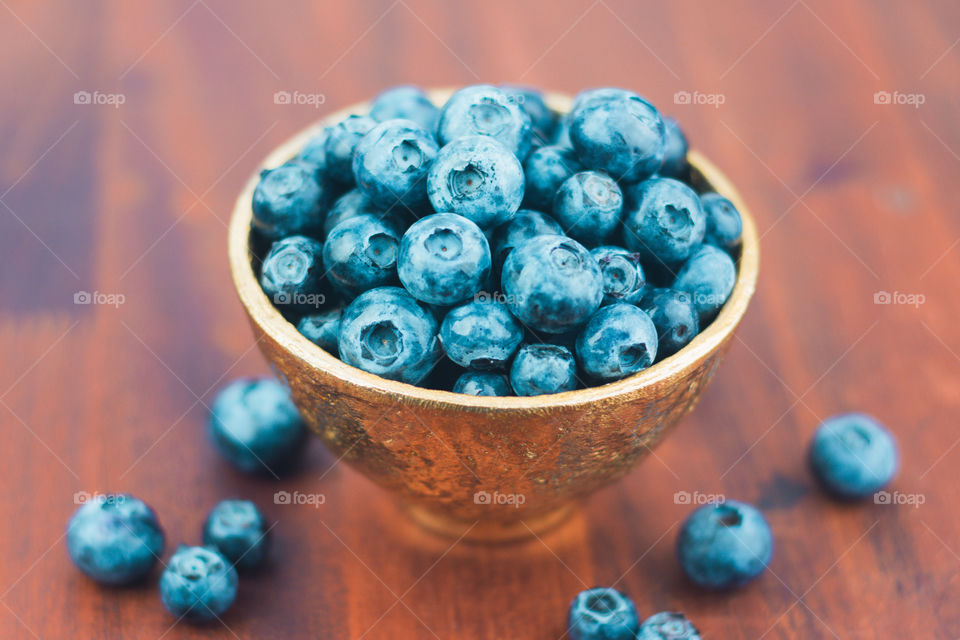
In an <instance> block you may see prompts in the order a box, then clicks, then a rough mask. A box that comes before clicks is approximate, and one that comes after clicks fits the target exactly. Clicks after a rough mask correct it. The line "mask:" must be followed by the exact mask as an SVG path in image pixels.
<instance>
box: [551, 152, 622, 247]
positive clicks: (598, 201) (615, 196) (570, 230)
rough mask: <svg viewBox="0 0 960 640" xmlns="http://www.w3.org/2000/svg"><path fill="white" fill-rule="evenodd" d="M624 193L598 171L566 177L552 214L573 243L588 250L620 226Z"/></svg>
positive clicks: (559, 190)
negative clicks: (582, 245)
mask: <svg viewBox="0 0 960 640" xmlns="http://www.w3.org/2000/svg"><path fill="white" fill-rule="evenodd" d="M622 212H623V193H622V192H621V191H620V187H618V186H617V183H616V182H614V181H613V179H612V178H611V177H610V176H608V175H607V174H605V173H600V172H599V171H581V172H580V173H575V174H574V175H572V176H570V177H569V178H567V180H565V181H564V183H563V184H562V185H560V189H558V190H557V194H556V196H555V197H554V200H553V215H554V217H555V218H556V219H557V221H558V222H559V223H560V225H561V226H562V227H563V228H564V230H565V231H566V232H567V235H568V236H570V237H571V238H573V239H574V240H576V241H578V242H580V243H581V244H584V245H586V246H588V247H593V246H596V245H598V244H602V243H603V241H604V240H606V239H607V238H608V237H609V236H610V235H611V234H612V233H613V231H614V229H616V228H617V227H618V226H619V224H620V215H621V213H622Z"/></svg>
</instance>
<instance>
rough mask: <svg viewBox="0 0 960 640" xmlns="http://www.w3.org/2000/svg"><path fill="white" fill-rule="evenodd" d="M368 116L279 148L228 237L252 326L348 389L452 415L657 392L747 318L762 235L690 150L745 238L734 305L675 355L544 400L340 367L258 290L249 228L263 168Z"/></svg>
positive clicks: (563, 106) (341, 114) (360, 107)
mask: <svg viewBox="0 0 960 640" xmlns="http://www.w3.org/2000/svg"><path fill="white" fill-rule="evenodd" d="M452 92H453V89H436V90H432V91H429V92H428V93H429V95H430V98H431V99H432V100H433V102H434V103H435V104H443V103H444V102H445V101H446V99H447V98H448V97H449V96H450V94H451V93H452ZM544 95H545V98H546V102H547V104H548V105H549V106H550V107H551V108H552V109H554V110H555V111H557V112H560V113H564V112H566V111H568V110H569V106H570V104H571V103H572V99H571V98H570V97H569V96H566V95H563V94H559V93H551V92H546V93H545V94H544ZM368 111H369V102H366V103H358V104H355V105H352V106H349V107H346V108H344V109H340V110H338V111H336V112H334V113H331V114H329V115H327V116H326V117H324V118H321V119H320V120H319V121H317V122H316V123H314V124H313V125H311V126H309V127H307V128H306V129H304V130H302V131H300V132H299V133H297V134H296V135H294V136H293V137H291V138H290V139H288V140H287V141H286V142H284V143H283V144H281V145H280V146H278V147H276V148H275V149H274V150H273V151H272V152H270V154H269V155H267V157H266V158H265V159H264V160H263V161H262V162H261V163H260V164H259V165H258V168H257V170H256V171H255V172H254V174H253V175H252V176H251V177H250V179H249V180H247V182H246V184H245V185H244V188H243V190H242V191H241V193H240V195H239V197H238V198H237V201H236V204H235V205H234V208H233V212H232V214H231V216H230V225H229V231H228V253H229V260H230V271H231V274H232V276H233V282H234V286H235V288H236V290H237V294H238V295H239V297H240V301H241V303H242V304H243V306H244V307H245V308H246V311H247V314H248V315H249V317H250V319H251V321H252V322H253V323H255V324H256V326H257V327H258V328H259V329H260V330H261V331H262V332H263V333H264V334H266V335H267V336H269V337H270V338H271V339H273V340H274V341H275V342H276V343H277V344H278V345H279V346H280V347H282V348H283V349H285V350H287V351H288V352H289V353H290V354H291V355H293V356H294V357H296V358H298V359H300V360H302V361H304V362H305V363H306V364H307V365H309V366H310V367H312V368H314V369H317V370H320V371H323V372H325V373H327V374H330V375H333V376H336V377H338V378H339V379H341V380H343V381H344V382H347V383H349V384H351V385H353V386H356V387H358V388H359V389H362V390H364V391H367V392H373V393H379V394H384V395H388V396H392V397H394V398H396V399H404V400H407V401H410V402H414V403H424V404H431V405H442V406H445V407H446V408H449V409H460V410H467V411H469V410H484V411H490V410H494V411H510V410H549V409H553V408H560V407H566V408H569V407H576V406H581V405H586V404H590V403H593V402H596V401H598V400H603V399H608V398H611V397H615V396H621V395H624V394H630V393H635V392H636V391H637V390H639V389H641V388H644V387H654V386H656V385H658V384H660V383H662V382H664V381H666V380H668V379H670V378H672V377H674V376H676V375H677V374H679V373H681V372H682V371H684V370H687V369H692V368H694V367H695V366H696V365H697V364H698V363H699V362H700V361H701V360H703V359H704V358H706V357H708V356H709V355H710V354H711V353H713V352H714V351H716V350H717V349H718V348H719V347H720V346H721V345H722V344H723V343H724V342H725V341H726V340H727V339H728V338H729V336H730V335H731V334H732V333H733V331H734V329H735V328H736V326H737V325H738V324H739V322H740V319H741V318H742V317H743V314H744V313H745V312H746V310H747V306H748V304H749V302H750V298H751V297H752V296H753V293H754V291H755V289H756V282H757V275H758V270H759V260H760V246H759V244H760V240H759V237H758V235H757V227H756V223H755V221H754V219H753V215H752V214H751V213H750V211H749V210H748V209H747V207H746V205H745V204H744V202H743V200H742V198H741V197H740V194H739V193H738V192H737V190H736V189H735V188H734V186H733V185H732V184H731V183H730V181H729V180H728V179H727V177H726V176H725V175H724V174H723V173H722V172H721V171H720V170H719V169H718V168H717V167H716V166H715V165H714V164H713V163H712V162H710V161H709V160H707V158H706V157H704V156H703V155H702V154H701V153H699V152H698V151H696V150H690V151H689V153H688V155H687V157H688V160H689V163H690V164H691V165H692V167H693V168H694V169H695V170H697V171H699V173H700V174H701V175H702V176H703V178H704V179H705V180H706V182H707V183H708V184H709V185H710V186H712V187H713V189H714V190H715V191H716V192H717V193H720V194H721V195H723V196H724V197H726V198H728V199H729V200H730V201H731V202H733V204H734V206H736V207H737V210H738V211H739V212H740V215H741V217H742V219H743V235H742V246H741V252H740V260H739V268H738V272H737V280H736V283H735V285H734V288H733V291H732V293H731V294H730V298H729V299H728V300H727V302H726V303H725V304H724V305H723V307H722V309H721V310H720V313H719V314H718V316H717V317H716V318H715V319H714V320H713V322H712V323H710V325H709V326H708V327H707V328H706V329H705V330H704V331H702V332H701V333H699V334H698V335H697V336H696V337H695V338H694V339H693V340H692V341H690V343H689V344H687V345H686V346H685V347H684V348H683V349H681V350H680V351H678V352H677V353H675V354H673V355H671V356H669V357H667V358H665V359H664V360H662V361H660V362H658V363H656V364H655V365H653V366H651V367H649V368H647V369H644V370H643V371H640V372H638V373H635V374H633V375H631V376H628V377H626V378H623V379H621V380H616V381H613V382H608V383H606V384H602V385H599V386H595V387H588V388H586V389H577V390H574V391H565V392H563V393H555V394H548V395H541V396H472V395H467V394H462V393H454V392H452V391H442V390H437V389H428V388H425V387H418V386H415V385H412V384H408V383H405V382H399V381H395V380H389V379H387V378H382V377H380V376H378V375H376V374H374V373H369V372H366V371H363V370H362V369H359V368H357V367H354V366H352V365H349V364H347V363H346V362H343V361H342V360H340V359H339V358H338V357H336V356H334V355H332V354H330V353H327V352H326V351H324V350H323V349H321V348H320V347H319V346H317V345H316V344H314V343H312V342H310V340H308V339H307V338H306V337H305V336H303V335H302V334H301V333H300V332H299V331H297V328H296V327H295V326H294V324H293V323H291V322H289V321H288V320H287V319H286V318H284V317H283V316H282V315H281V314H280V312H279V311H277V309H276V308H275V307H274V306H273V304H272V303H271V302H270V300H269V298H268V297H267V295H266V294H265V293H264V292H263V290H262V289H261V288H260V283H259V282H258V281H257V278H256V274H255V272H254V269H253V265H252V261H251V254H250V247H249V238H250V229H251V221H252V219H253V209H252V206H251V203H252V199H253V191H254V188H255V187H256V185H257V181H258V180H259V176H260V171H261V170H262V169H266V168H272V167H276V166H278V165H280V164H282V163H284V162H286V161H287V160H289V159H290V158H292V157H293V156H295V155H296V154H297V152H299V150H300V149H301V148H302V147H303V145H304V143H305V142H306V141H307V140H308V139H309V138H310V137H311V136H313V135H314V134H316V133H317V132H318V131H319V130H320V129H321V128H322V127H324V126H326V125H328V124H332V123H336V122H339V121H340V120H342V119H343V118H345V117H347V116H348V115H350V114H363V113H366V112H368Z"/></svg>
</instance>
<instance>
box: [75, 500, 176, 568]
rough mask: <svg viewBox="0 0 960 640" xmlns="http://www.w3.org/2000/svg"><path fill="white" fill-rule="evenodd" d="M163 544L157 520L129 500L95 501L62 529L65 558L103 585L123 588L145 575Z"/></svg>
mask: <svg viewBox="0 0 960 640" xmlns="http://www.w3.org/2000/svg"><path fill="white" fill-rule="evenodd" d="M163 542H164V537H163V529H161V528H160V522H159V521H158V520H157V514H155V513H154V512H153V509H151V508H150V507H148V506H147V505H146V504H145V503H144V502H143V501H142V500H139V499H138V498H134V497H133V496H131V495H129V494H110V495H96V496H94V497H92V498H91V499H89V500H87V501H86V502H84V503H83V505H81V506H80V508H78V509H77V510H76V512H75V513H74V514H73V517H71V518H70V522H69V523H68V524H67V551H69V552H70V558H71V559H72V560H73V562H74V564H76V565H77V567H79V569H80V570H81V571H83V572H84V573H85V574H87V575H88V576H90V577H91V578H93V579H94V580H96V581H97V582H101V583H103V584H111V585H119V584H128V583H130V582H133V581H135V580H138V579H140V578H142V577H144V576H145V575H147V574H148V573H149V572H150V569H152V568H153V565H154V564H155V563H156V562H157V559H158V558H159V557H160V554H162V553H163Z"/></svg>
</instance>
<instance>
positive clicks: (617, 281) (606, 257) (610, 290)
mask: <svg viewBox="0 0 960 640" xmlns="http://www.w3.org/2000/svg"><path fill="white" fill-rule="evenodd" d="M590 255H592V256H593V257H594V259H595V260H596V261H597V264H598V265H600V272H601V273H602V274H603V304H614V303H616V302H626V303H628V304H636V303H637V302H639V301H640V298H641V296H643V294H644V292H645V291H646V285H647V280H646V276H645V275H644V273H643V266H642V265H641V264H640V254H638V253H631V252H629V251H627V250H626V249H624V248H623V247H614V246H609V245H606V246H602V247H596V248H595V249H591V250H590Z"/></svg>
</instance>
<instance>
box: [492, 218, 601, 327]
mask: <svg viewBox="0 0 960 640" xmlns="http://www.w3.org/2000/svg"><path fill="white" fill-rule="evenodd" d="M501 281H502V285H503V291H504V293H505V294H506V296H507V304H509V305H510V310H511V311H512V312H513V315H515V316H516V317H517V318H519V319H520V321H521V322H522V323H524V324H525V325H527V326H529V327H531V328H532V329H535V330H537V331H545V332H547V333H564V332H566V331H569V330H571V329H573V328H574V327H576V326H577V325H581V324H583V323H584V322H586V321H587V318H589V317H590V316H591V315H593V312H594V311H596V310H597V308H598V307H599V306H600V303H601V302H602V301H603V274H602V273H601V271H600V265H598V264H597V261H596V260H595V259H594V258H593V256H591V255H590V252H589V251H587V250H586V249H585V248H584V247H583V245H581V244H580V243H579V242H577V241H576V240H572V239H570V238H566V237H564V236H535V237H533V238H531V239H530V240H527V241H526V242H524V243H523V244H521V245H520V246H518V247H517V248H516V249H514V250H513V251H511V252H510V255H509V256H507V261H506V263H504V265H503V276H502V278H501Z"/></svg>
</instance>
